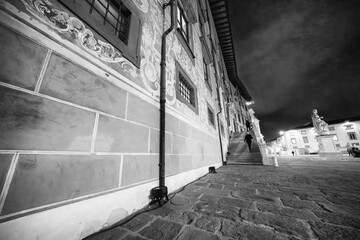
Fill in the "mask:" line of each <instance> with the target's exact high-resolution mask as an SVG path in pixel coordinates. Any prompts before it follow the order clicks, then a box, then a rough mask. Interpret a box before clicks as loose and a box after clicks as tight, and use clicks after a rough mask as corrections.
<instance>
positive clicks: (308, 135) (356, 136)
mask: <svg viewBox="0 0 360 240" xmlns="http://www.w3.org/2000/svg"><path fill="white" fill-rule="evenodd" d="M326 122H327V123H328V127H329V131H330V134H332V135H333V136H334V138H333V139H334V144H335V147H336V148H337V149H338V150H340V151H342V152H343V153H346V145H347V143H349V144H350V145H351V146H352V147H360V116H356V117H352V118H345V119H336V120H331V121H326ZM315 137H316V133H315V131H314V128H313V125H312V123H308V124H305V125H302V126H299V127H296V128H293V129H289V130H287V131H284V134H283V136H281V137H279V138H277V139H276V140H275V141H272V142H271V143H270V147H271V149H272V151H273V152H274V153H275V152H278V153H283V154H288V155H290V154H291V152H292V151H294V152H295V153H296V154H300V155H302V154H315V153H317V152H318V151H319V146H318V143H317V141H316V138H315Z"/></svg>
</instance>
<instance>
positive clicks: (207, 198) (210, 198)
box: [200, 194, 221, 203]
mask: <svg viewBox="0 0 360 240" xmlns="http://www.w3.org/2000/svg"><path fill="white" fill-rule="evenodd" d="M220 198H221V196H214V195H208V194H203V195H201V197H200V200H201V201H204V202H208V203H217V202H218V201H219V200H220Z"/></svg>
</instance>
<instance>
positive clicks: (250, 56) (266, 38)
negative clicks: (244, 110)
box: [228, 0, 360, 141]
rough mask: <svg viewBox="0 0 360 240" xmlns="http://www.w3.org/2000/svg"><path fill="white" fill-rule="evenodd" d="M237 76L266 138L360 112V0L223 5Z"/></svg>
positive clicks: (245, 0) (233, 0) (238, 0)
mask: <svg viewBox="0 0 360 240" xmlns="http://www.w3.org/2000/svg"><path fill="white" fill-rule="evenodd" d="M228 6H229V14H230V21H231V27H232V34H233V41H234V47H235V52H236V64H237V70H238V75H239V77H240V79H241V81H242V82H243V83H244V85H245V86H246V88H247V90H248V91H249V93H250V94H251V96H252V97H253V99H254V101H255V104H254V105H252V108H253V109H254V111H255V115H256V116H257V117H258V118H259V120H260V127H261V130H262V133H263V134H264V136H265V140H266V141H269V140H272V139H273V138H276V137H278V136H279V133H278V132H279V131H280V130H286V129H289V128H291V127H295V126H299V125H302V124H305V123H307V122H310V121H311V117H310V115H311V111H312V109H314V108H316V109H318V112H319V115H320V116H324V120H325V121H327V120H332V119H338V118H344V117H351V116H357V115H360V0H228Z"/></svg>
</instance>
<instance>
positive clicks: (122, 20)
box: [86, 0, 131, 43]
mask: <svg viewBox="0 0 360 240" xmlns="http://www.w3.org/2000/svg"><path fill="white" fill-rule="evenodd" d="M86 2H87V3H88V4H89V7H90V8H89V13H90V14H92V13H93V12H94V11H95V12H97V13H98V14H99V15H100V16H101V17H102V18H103V25H108V27H110V28H111V29H112V31H113V32H114V35H115V36H117V37H118V38H119V39H120V40H121V41H122V42H124V43H127V41H128V38H129V27H130V18H131V12H130V10H129V9H128V8H127V7H126V6H124V4H123V3H122V1H119V0H110V1H109V0H86Z"/></svg>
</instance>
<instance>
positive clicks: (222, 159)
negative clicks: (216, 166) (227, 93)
mask: <svg viewBox="0 0 360 240" xmlns="http://www.w3.org/2000/svg"><path fill="white" fill-rule="evenodd" d="M216 90H217V91H216V92H217V95H218V99H219V112H218V113H217V114H216V118H217V123H218V133H219V140H220V152H221V162H222V165H226V161H224V154H223V146H222V140H221V129H220V120H219V115H220V114H221V112H222V108H221V102H220V101H221V98H220V91H219V84H218V82H217V81H216Z"/></svg>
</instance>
